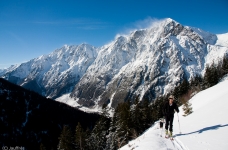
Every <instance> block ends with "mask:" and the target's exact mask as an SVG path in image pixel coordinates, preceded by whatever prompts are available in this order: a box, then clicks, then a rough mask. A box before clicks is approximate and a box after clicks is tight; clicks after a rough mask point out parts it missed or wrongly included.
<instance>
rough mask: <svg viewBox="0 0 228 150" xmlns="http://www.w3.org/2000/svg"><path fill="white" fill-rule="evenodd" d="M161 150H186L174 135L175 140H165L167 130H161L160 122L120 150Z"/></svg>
mask: <svg viewBox="0 0 228 150" xmlns="http://www.w3.org/2000/svg"><path fill="white" fill-rule="evenodd" d="M149 147H150V149H155V150H156V149H159V150H186V149H187V148H185V146H184V145H183V143H182V142H181V141H180V140H179V139H178V138H177V137H175V135H174V140H173V141H172V140H170V139H169V138H168V139H166V138H165V129H164V128H163V130H162V137H161V129H160V128H159V122H156V123H155V124H154V125H153V126H152V127H150V128H149V129H148V130H147V131H145V132H144V134H142V135H141V136H140V137H138V138H137V139H135V140H133V141H130V142H129V143H128V144H127V145H125V146H124V147H122V148H121V149H120V150H129V149H130V150H148V148H149Z"/></svg>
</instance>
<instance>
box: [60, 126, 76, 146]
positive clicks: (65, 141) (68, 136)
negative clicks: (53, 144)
mask: <svg viewBox="0 0 228 150" xmlns="http://www.w3.org/2000/svg"><path fill="white" fill-rule="evenodd" d="M73 149H74V136H73V134H72V132H71V129H70V127H69V126H67V125H64V127H63V130H62V133H61V135H60V137H59V145H58V150H73Z"/></svg>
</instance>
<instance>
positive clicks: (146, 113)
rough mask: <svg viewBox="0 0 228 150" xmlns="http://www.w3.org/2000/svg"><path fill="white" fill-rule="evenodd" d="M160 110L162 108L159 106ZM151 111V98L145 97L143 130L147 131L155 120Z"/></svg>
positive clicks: (143, 103) (143, 102)
mask: <svg viewBox="0 0 228 150" xmlns="http://www.w3.org/2000/svg"><path fill="white" fill-rule="evenodd" d="M158 110H161V109H160V108H158ZM151 112H152V111H151V107H150V102H149V99H144V100H143V101H142V116H141V118H142V128H143V131H145V130H146V129H147V128H149V127H150V125H151V124H152V122H153V121H152V115H151ZM160 112H161V111H159V113H160ZM159 115H160V114H159Z"/></svg>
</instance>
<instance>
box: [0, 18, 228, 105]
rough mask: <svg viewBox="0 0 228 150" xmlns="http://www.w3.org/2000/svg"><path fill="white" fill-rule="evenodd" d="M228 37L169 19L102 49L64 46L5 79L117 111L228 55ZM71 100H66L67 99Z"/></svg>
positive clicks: (8, 73) (11, 70) (5, 75)
mask: <svg viewBox="0 0 228 150" xmlns="http://www.w3.org/2000/svg"><path fill="white" fill-rule="evenodd" d="M227 41H228V34H220V35H216V34H212V33H208V32H205V31H203V30H201V29H198V28H193V27H188V26H183V25H181V24H180V23H178V22H176V21H174V20H172V19H170V18H168V19H164V20H162V21H160V22H159V23H156V24H153V25H151V26H150V27H148V28H146V29H140V30H135V31H133V32H131V33H130V34H129V35H121V36H118V37H117V38H116V39H115V40H113V41H112V42H110V43H109V44H107V45H104V46H102V47H100V48H95V47H93V46H90V45H88V44H81V45H78V46H64V47H62V48H60V49H58V50H56V51H54V52H53V53H51V54H49V55H44V56H41V57H39V58H36V59H32V60H30V61H29V62H26V63H23V64H21V65H18V66H13V67H11V68H8V69H6V70H4V71H3V72H1V73H0V75H1V76H2V77H3V78H5V79H7V80H9V81H11V82H13V83H16V84H18V85H21V86H23V87H26V88H29V89H32V90H35V91H37V92H38V93H41V94H42V95H44V96H48V97H51V98H57V97H60V96H61V95H63V94H67V93H68V94H69V96H68V97H69V99H71V100H72V99H73V100H74V101H75V102H76V103H77V104H79V105H81V106H85V107H95V106H102V105H103V104H104V103H106V104H108V106H110V107H116V106H117V104H118V103H120V102H123V101H124V100H126V99H128V98H130V97H134V96H135V95H140V98H141V99H142V98H143V97H147V98H150V99H153V98H155V97H156V96H158V95H160V94H164V93H167V92H169V91H170V90H171V89H172V88H173V87H174V86H176V85H177V84H179V83H180V82H181V81H182V80H183V79H184V78H187V79H190V78H191V77H193V76H194V75H196V74H203V72H204V69H205V66H206V64H211V63H212V62H213V61H215V63H216V62H218V60H220V58H222V57H223V56H224V55H228V44H227V43H228V42H227ZM65 102H66V101H65Z"/></svg>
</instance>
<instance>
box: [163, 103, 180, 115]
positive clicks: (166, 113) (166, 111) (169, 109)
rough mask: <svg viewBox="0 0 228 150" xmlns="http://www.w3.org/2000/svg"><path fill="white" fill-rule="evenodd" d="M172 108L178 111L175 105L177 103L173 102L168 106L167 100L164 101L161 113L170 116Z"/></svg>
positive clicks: (172, 111)
mask: <svg viewBox="0 0 228 150" xmlns="http://www.w3.org/2000/svg"><path fill="white" fill-rule="evenodd" d="M174 109H175V110H176V112H179V109H178V107H177V104H176V103H174V102H173V104H172V105H171V106H170V105H169V102H167V103H165V105H164V108H163V115H164V116H171V115H173V114H174Z"/></svg>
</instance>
